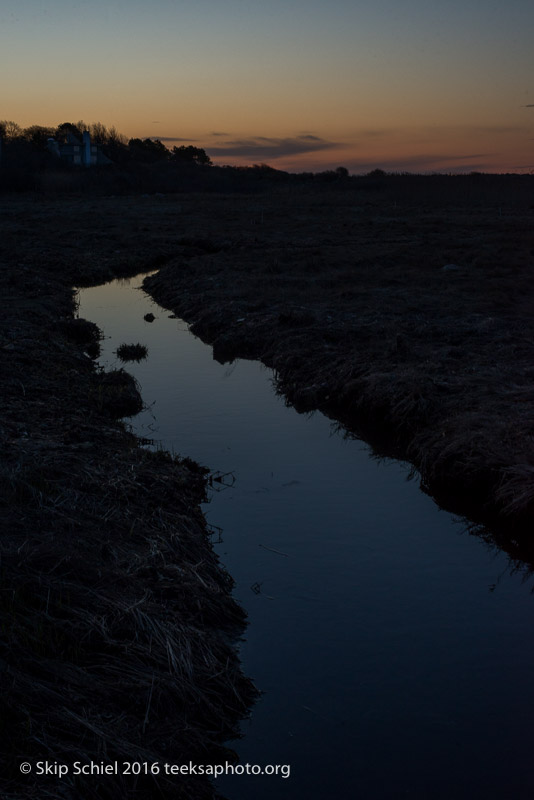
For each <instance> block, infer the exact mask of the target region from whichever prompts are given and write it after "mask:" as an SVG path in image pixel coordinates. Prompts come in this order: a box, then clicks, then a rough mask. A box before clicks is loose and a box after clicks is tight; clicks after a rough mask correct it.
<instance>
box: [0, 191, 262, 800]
mask: <svg viewBox="0 0 534 800" xmlns="http://www.w3.org/2000/svg"><path fill="white" fill-rule="evenodd" d="M91 211H95V212H96V210H95V209H94V208H92V209H89V208H88V207H87V204H86V203H85V202H82V201H77V200H71V201H65V202H61V203H54V202H52V203H48V204H47V203H44V202H43V201H42V199H41V200H39V199H36V200H32V199H29V198H23V199H19V200H18V201H17V202H15V203H13V202H11V201H9V202H8V201H4V202H3V203H2V208H1V218H0V285H1V287H2V298H3V308H2V315H1V317H0V362H1V370H0V383H1V389H2V397H3V413H2V420H1V423H0V437H1V446H2V462H1V467H0V485H1V494H0V497H1V503H2V526H1V528H2V536H1V539H0V571H1V576H2V580H1V593H0V619H1V627H2V634H3V635H2V643H1V650H0V664H1V677H2V699H1V700H0V706H1V707H0V727H1V748H0V750H1V754H2V759H1V760H2V770H1V777H0V786H1V789H0V794H1V795H2V797H3V798H5V799H6V800H14V799H15V798H20V799H21V800H22V798H24V799H26V798H39V800H43V799H44V798H47V797H50V798H58V797H62V798H133V797H136V798H153V797H169V798H170V797H172V798H175V797H184V798H199V797H206V798H209V797H212V796H213V795H214V792H213V789H212V787H211V785H210V784H209V783H208V781H207V780H205V779H203V778H200V777H185V776H181V777H180V778H176V777H170V776H169V777H168V778H166V777H165V776H164V775H161V774H160V775H159V776H157V777H152V776H148V777H146V778H144V777H139V778H127V777H122V776H120V775H119V776H114V775H104V776H101V777H99V776H93V777H85V776H82V777H78V778H77V777H74V776H73V775H72V770H71V774H70V775H69V776H67V777H64V778H62V779H61V780H60V779H58V777H57V775H56V776H54V775H52V776H49V777H46V776H41V777H39V776H37V775H36V774H35V763H36V762H37V761H48V762H50V763H53V762H57V763H65V764H68V765H71V767H72V764H73V763H74V762H75V761H80V762H83V763H88V762H90V761H96V762H101V761H103V762H104V763H109V762H113V761H115V760H117V761H118V762H122V761H138V762H148V763H149V764H150V763H154V762H159V763H160V764H162V763H163V762H171V763H183V762H188V761H189V760H192V761H193V762H195V763H216V762H217V761H221V760H225V759H226V758H231V757H232V756H231V754H229V753H228V751H227V750H226V749H225V748H224V745H223V743H224V742H225V741H226V740H227V739H229V738H231V737H232V735H235V732H236V726H237V723H238V721H239V719H240V718H241V717H242V716H243V715H246V713H247V711H248V709H249V707H250V704H251V702H252V700H253V698H254V697H255V689H254V688H253V686H252V684H251V683H250V682H249V681H248V680H247V679H246V678H245V677H244V676H243V674H242V672H241V670H240V665H239V662H238V659H237V655H236V650H235V638H236V637H237V636H239V634H240V633H241V632H242V630H243V629H244V624H245V617H244V612H243V611H242V610H241V609H240V608H239V607H238V606H237V605H236V603H235V602H234V601H233V599H232V598H231V587H232V581H231V578H230V577H229V576H228V574H227V573H226V572H225V571H224V570H223V569H222V568H221V567H220V565H219V563H218V560H217V558H216V556H215V555H214V553H213V550H212V548H211V545H210V543H209V534H208V531H207V529H206V524H205V520H204V517H203V516H202V514H201V511H200V507H199V504H200V502H201V500H202V499H203V497H204V493H205V489H206V482H205V481H206V475H205V471H204V470H203V469H202V468H200V467H198V466H197V465H195V464H194V463H193V462H190V461H188V460H180V459H178V458H173V457H171V456H170V455H168V454H165V453H152V452H148V451H146V450H144V449H142V448H140V447H139V444H138V441H137V440H136V439H135V438H134V437H133V436H132V435H130V434H129V433H127V431H126V429H125V428H124V426H123V425H122V424H121V423H120V422H119V421H118V420H117V418H118V417H120V416H122V415H124V414H128V413H132V412H134V411H135V410H137V409H138V408H139V407H140V403H141V398H140V396H139V393H138V391H137V388H136V386H135V383H134V382H133V379H131V378H130V377H129V376H128V374H127V373H126V372H123V371H117V372H115V373H107V374H106V373H102V372H101V371H99V370H98V369H95V366H94V363H93V361H92V359H91V357H90V355H89V354H92V355H94V354H95V352H96V351H97V349H98V331H97V330H96V329H95V326H92V325H90V324H86V323H84V322H82V321H80V320H75V319H73V312H74V310H75V296H74V292H73V290H72V288H71V286H72V284H73V283H74V284H79V283H86V284H89V283H94V282H99V281H101V280H104V279H106V278H109V277H112V276H113V275H118V274H119V275H120V274H123V275H126V274H131V273H132V272H136V271H139V269H141V268H146V269H149V268H150V267H151V266H152V265H153V264H154V262H155V261H157V260H158V256H157V254H156V256H154V248H153V242H152V243H150V245H149V246H147V247H146V248H143V247H142V246H139V247H138V248H137V249H135V248H132V249H131V248H130V247H126V248H125V249H124V251H122V249H121V248H122V246H123V240H122V239H121V240H120V242H117V239H115V240H113V237H111V238H110V239H108V238H107V237H106V236H105V233H104V231H102V230H101V228H100V224H99V222H98V219H97V218H96V216H95V215H94V214H91ZM116 221H117V220H115V222H116ZM137 222H138V220H137V219H136V223H137ZM121 234H122V235H124V236H125V237H127V238H129V239H131V238H135V234H134V236H133V237H132V231H131V230H124V229H122V230H121ZM117 250H119V251H120V252H117ZM132 254H134V255H132ZM160 257H161V254H160ZM22 762H30V763H32V764H33V765H34V771H33V772H32V774H30V775H27V776H26V775H22V774H21V772H20V769H19V767H20V764H21V763H22Z"/></svg>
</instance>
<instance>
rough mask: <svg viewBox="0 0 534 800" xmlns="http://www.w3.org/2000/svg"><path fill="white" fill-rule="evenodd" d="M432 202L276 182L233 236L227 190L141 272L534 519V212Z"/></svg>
mask: <svg viewBox="0 0 534 800" xmlns="http://www.w3.org/2000/svg"><path fill="white" fill-rule="evenodd" d="M434 200H435V202H434V203H433V204H423V203H422V202H418V198H417V197H413V198H408V199H407V198H406V197H404V198H403V199H402V200H399V201H397V200H395V199H393V198H391V197H390V198H389V199H388V201H386V199H381V198H380V197H378V198H372V199H369V198H364V197H362V196H354V197H350V198H349V197H347V194H344V195H337V196H336V195H334V194H332V195H327V196H323V197H321V195H320V194H315V195H308V196H299V195H297V194H290V193H285V194H278V195H270V196H266V197H263V198H262V201H261V203H260V204H258V199H257V198H255V200H254V203H255V204H256V205H255V206H254V207H253V208H252V209H248V210H245V209H242V211H241V221H242V229H241V231H240V235H239V236H237V235H236V231H235V227H236V224H235V223H236V219H237V218H238V216H239V214H238V210H237V208H236V203H235V201H231V202H230V204H229V207H228V206H227V207H226V208H225V207H223V206H222V205H221V208H220V209H219V214H220V217H219V220H218V221H217V219H216V217H214V218H213V219H212V220H206V218H205V216H204V217H203V218H202V219H201V220H199V221H198V224H197V233H196V236H195V235H191V236H190V238H188V239H187V240H184V241H183V242H182V243H180V242H178V243H177V247H176V249H175V252H174V254H173V256H172V258H171V260H170V261H169V263H168V264H167V265H166V266H165V267H164V268H162V269H161V271H160V272H159V273H158V274H156V275H154V276H152V277H150V278H148V279H146V281H145V286H146V288H147V290H148V291H149V292H150V293H151V295H152V296H153V297H154V298H155V299H156V300H157V301H158V302H159V303H160V304H162V305H164V306H166V307H167V308H169V309H172V310H173V311H174V312H175V313H176V314H178V315H180V316H182V317H183V318H184V319H186V320H187V321H188V322H190V323H191V324H192V329H193V331H194V332H195V333H196V334H198V335H199V336H201V337H202V338H203V339H205V340H206V341H208V342H210V343H212V344H213V347H214V355H215V357H216V358H218V359H220V360H231V359H233V358H235V357H236V356H245V357H252V358H259V359H261V360H262V361H263V362H264V363H266V364H268V365H269V366H272V367H274V369H275V370H276V374H277V388H278V390H279V391H280V392H283V393H284V394H285V395H286V396H287V398H288V400H289V401H290V402H291V403H294V404H295V405H296V406H297V408H299V409H300V410H304V411H306V410H311V409H314V408H321V409H323V410H324V411H326V413H329V414H330V415H332V416H334V417H335V418H337V419H340V420H342V421H343V422H344V423H345V424H346V425H347V426H349V428H352V429H353V430H355V431H357V432H359V433H361V434H362V435H363V436H364V437H365V438H368V439H370V440H371V441H372V442H374V443H375V444H376V445H377V446H378V447H379V448H380V449H382V450H385V451H387V452H388V453H391V454H394V455H398V456H400V457H403V458H408V459H409V460H410V461H411V462H412V463H413V464H414V465H415V466H416V467H417V469H418V470H419V471H420V474H421V477H422V484H423V487H424V488H425V489H426V490H427V491H429V492H430V493H432V494H434V495H435V496H436V497H437V498H439V500H440V502H442V503H443V504H444V505H446V506H447V507H449V508H452V509H454V510H457V511H462V512H465V513H467V514H468V515H470V516H472V517H473V518H475V519H478V520H482V521H486V522H488V521H489V522H492V523H495V522H496V521H500V523H501V525H502V526H503V527H504V528H505V529H506V535H505V538H508V539H509V540H510V541H513V540H514V539H515V537H516V536H520V533H521V531H522V530H525V529H528V528H529V527H530V525H531V523H532V520H533V519H534V482H533V480H532V478H533V476H534V448H533V432H534V414H533V412H534V386H533V379H534V367H533V364H534V325H533V322H532V316H531V309H532V305H533V300H534V273H533V272H532V264H533V260H534V239H533V235H532V221H533V210H532V208H531V207H527V206H525V207H511V206H507V207H504V208H503V207H502V206H498V205H496V204H495V205H490V204H488V205H484V204H483V203H482V204H478V205H469V204H468V203H466V201H465V198H458V205H454V203H452V204H451V203H450V198H449V203H448V205H447V206H446V207H442V208H440V207H439V198H438V200H436V199H435V198H434ZM533 200H534V196H533ZM260 205H261V208H260ZM247 211H248V214H249V218H248V220H247V218H246V214H247ZM215 213H216V211H215V209H214V214H215ZM217 222H218V224H217ZM201 231H202V232H203V236H200V233H201ZM208 234H209V235H208ZM217 234H218V235H217Z"/></svg>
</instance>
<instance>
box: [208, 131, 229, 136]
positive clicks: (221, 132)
mask: <svg viewBox="0 0 534 800" xmlns="http://www.w3.org/2000/svg"><path fill="white" fill-rule="evenodd" d="M209 136H230V134H229V133H224V132H223V131H212V132H211V133H210V134H209Z"/></svg>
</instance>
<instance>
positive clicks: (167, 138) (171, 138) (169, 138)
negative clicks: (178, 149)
mask: <svg viewBox="0 0 534 800" xmlns="http://www.w3.org/2000/svg"><path fill="white" fill-rule="evenodd" d="M148 138H149V139H159V140H160V142H171V143H172V142H197V141H198V139H180V137H179V136H149V137H148Z"/></svg>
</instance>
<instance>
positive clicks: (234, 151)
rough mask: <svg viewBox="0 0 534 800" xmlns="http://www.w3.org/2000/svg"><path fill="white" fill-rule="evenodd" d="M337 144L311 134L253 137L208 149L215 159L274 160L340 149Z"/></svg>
mask: <svg viewBox="0 0 534 800" xmlns="http://www.w3.org/2000/svg"><path fill="white" fill-rule="evenodd" d="M340 146H341V144H340V143H338V142H329V141H327V140H326V139H322V138H321V137H319V136H314V135H313V134H305V135H302V136H294V137H285V138H283V139H279V138H275V137H270V136H255V137H252V138H250V139H236V140H234V141H228V142H225V143H224V144H223V145H221V146H216V147H210V148H209V151H210V155H212V156H217V157H225V156H234V157H241V158H268V159H271V160H272V159H276V158H282V157H284V156H294V155H298V154H300V153H313V152H317V151H319V150H333V149H334V148H336V147H340Z"/></svg>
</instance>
